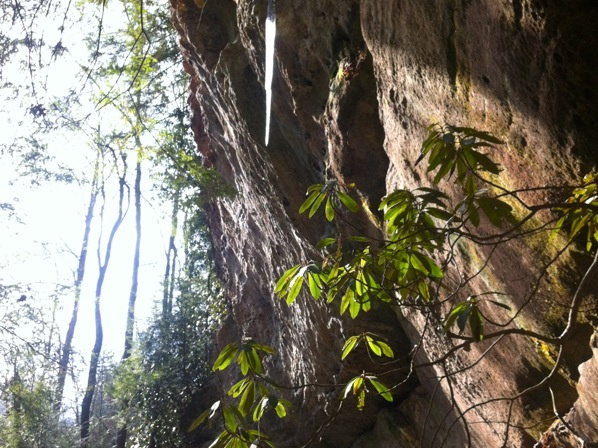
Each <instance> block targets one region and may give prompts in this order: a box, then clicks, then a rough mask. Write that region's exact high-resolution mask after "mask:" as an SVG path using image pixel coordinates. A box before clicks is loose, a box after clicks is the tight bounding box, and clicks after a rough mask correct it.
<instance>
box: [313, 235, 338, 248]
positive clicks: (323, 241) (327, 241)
mask: <svg viewBox="0 0 598 448" xmlns="http://www.w3.org/2000/svg"><path fill="white" fill-rule="evenodd" d="M336 242H337V239H336V238H324V239H321V240H320V241H319V242H318V244H317V245H316V248H318V249H323V248H325V247H327V246H330V245H331V244H334V243H336Z"/></svg>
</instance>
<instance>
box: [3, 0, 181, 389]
mask: <svg viewBox="0 0 598 448" xmlns="http://www.w3.org/2000/svg"><path fill="white" fill-rule="evenodd" d="M53 5H54V7H55V8H56V10H55V12H54V13H52V14H48V15H47V16H45V18H42V20H41V21H40V22H39V23H38V24H37V28H36V30H37V32H38V36H43V39H44V42H45V43H46V45H45V46H44V49H45V50H44V51H43V52H42V53H41V56H39V58H37V59H36V63H37V61H42V65H43V67H42V68H41V69H40V70H39V72H37V73H35V78H34V79H35V81H34V82H32V81H31V79H32V78H30V75H29V71H28V70H27V66H26V65H23V64H22V63H20V61H19V59H20V58H19V57H14V58H13V59H12V63H9V64H4V66H2V67H1V69H2V72H1V78H0V81H2V82H3V83H4V82H6V81H10V82H13V83H14V84H15V85H21V86H22V87H21V88H19V90H18V94H16V95H11V93H10V91H7V92H8V93H7V92H6V91H5V92H2V93H0V102H2V107H0V148H2V147H4V148H8V147H10V146H11V145H12V144H13V143H14V142H15V141H17V140H18V139H19V137H23V136H27V133H28V132H30V131H31V129H33V128H34V127H35V120H36V119H37V120H39V119H40V118H39V117H38V118H35V117H33V116H32V115H31V113H30V110H29V108H30V107H31V106H32V105H33V104H35V103H37V102H39V103H41V104H49V103H50V102H51V98H52V97H53V96H61V95H65V94H66V93H68V92H69V91H72V90H73V88H74V87H77V86H80V85H81V84H82V75H81V73H80V71H79V67H80V64H85V63H87V62H88V59H89V58H88V56H89V54H88V50H87V48H86V46H85V43H84V41H83V39H82V35H83V34H84V31H83V30H81V29H78V28H77V27H79V28H80V27H81V26H87V27H88V29H93V28H89V27H90V26H95V25H94V20H95V18H94V17H91V18H90V19H89V20H90V22H91V24H90V23H87V24H83V25H81V24H79V25H74V24H72V23H71V24H67V32H64V33H61V32H60V30H59V27H58V26H57V25H58V24H59V23H61V21H60V18H61V17H62V16H63V15H64V11H65V9H66V8H67V5H69V6H68V7H69V8H73V6H72V5H71V2H63V3H54V4H53ZM73 11H74V10H71V12H70V13H69V14H71V15H72V14H74V12H73ZM57 17H58V19H57ZM110 17H112V18H110ZM119 20H121V19H120V18H119V16H118V15H113V16H110V15H106V16H105V18H104V24H103V26H104V28H105V32H107V33H108V32H109V31H110V26H111V25H110V23H111V21H112V24H113V26H116V25H118V23H119ZM0 25H1V26H2V29H1V31H2V34H3V35H5V36H10V37H11V38H13V39H22V38H23V29H24V28H23V26H20V25H19V24H18V23H17V24H16V25H15V23H9V22H8V21H6V20H3V21H2V23H1V24H0ZM21 25H22V24H21ZM69 27H70V28H69ZM58 41H60V42H61V44H62V45H63V46H64V47H65V48H66V49H67V50H66V51H65V53H63V55H62V56H61V57H59V58H57V57H54V56H53V55H52V53H51V49H52V47H53V45H55V43H57V42H58ZM17 56H19V55H17ZM38 83H39V84H38ZM32 85H37V87H35V88H33V89H32V88H31V86H32ZM23 86H24V87H23ZM27 86H28V87H29V89H27V88H26V87H27ZM33 91H35V92H33ZM13 92H14V91H13ZM25 93H27V94H29V95H31V96H28V95H27V94H25ZM79 100H80V103H81V114H82V115H84V114H85V113H88V112H86V107H87V108H89V109H88V111H91V112H89V113H93V101H92V99H91V98H86V97H85V91H83V90H81V91H80V97H79ZM107 114H108V115H107ZM90 120H91V121H92V124H93V120H96V126H99V124H100V123H102V124H105V123H106V121H108V122H110V121H112V120H116V118H115V117H111V116H110V115H109V113H108V112H106V111H105V110H104V111H103V115H102V116H98V117H91V118H90ZM40 138H41V139H42V140H44V141H45V142H47V143H48V146H47V149H48V153H49V154H50V155H51V156H52V160H51V161H50V162H48V164H47V165H48V167H58V166H61V167H62V168H66V169H67V171H70V172H72V173H73V174H74V176H75V178H76V181H74V182H70V183H65V182H55V181H44V182H41V183H40V184H39V185H32V184H31V180H30V178H29V177H27V176H23V175H21V171H22V170H23V167H22V165H20V163H19V159H18V158H15V157H13V156H12V155H11V153H10V151H1V150H0V204H2V203H8V204H11V205H12V207H13V208H14V212H12V213H9V212H8V211H7V210H4V211H3V210H0V236H1V244H0V285H23V287H22V288H20V289H17V290H15V292H14V295H13V296H12V297H10V298H9V300H10V301H11V303H9V304H6V303H5V304H3V306H4V307H5V308H6V309H10V308H11V307H14V306H20V307H44V306H46V305H47V304H48V303H49V302H51V301H52V300H53V298H52V297H53V294H54V293H55V291H56V289H57V287H58V286H60V285H67V286H70V285H72V284H73V281H74V274H75V271H76V269H77V264H78V258H77V257H78V254H79V252H80V250H81V242H82V236H83V230H84V216H85V212H86V209H87V203H88V200H89V193H90V186H89V182H90V180H91V179H90V176H91V173H92V171H93V170H92V167H93V157H94V149H93V144H92V142H91V140H90V136H89V135H88V134H86V133H85V132H78V131H77V130H69V131H64V130H61V129H57V130H55V131H51V132H48V133H47V134H46V135H42V136H40ZM25 150H27V148H25ZM130 165H131V167H130V173H129V176H128V180H129V183H130V185H131V186H132V184H133V179H134V173H133V171H132V168H133V166H132V165H133V164H132V163H130ZM146 165H149V164H146ZM144 175H145V177H144V179H143V180H142V245H141V263H140V278H139V280H140V281H139V292H138V302H137V321H138V327H139V328H143V326H144V322H146V321H147V319H148V318H149V316H150V314H151V310H152V307H153V305H154V303H155V301H156V300H157V299H159V298H161V294H162V286H161V282H162V278H163V274H164V269H165V263H166V255H165V253H166V246H167V241H168V237H169V232H170V217H169V213H170V210H169V209H170V206H169V205H167V204H163V203H162V201H161V199H159V198H158V196H157V194H156V193H155V192H154V191H153V189H152V183H153V181H152V180H150V179H149V177H148V176H149V173H148V171H147V167H146V169H145V171H144ZM106 197H107V205H106V222H105V223H104V228H103V238H102V241H103V244H105V242H106V240H107V236H108V233H109V230H110V227H111V226H112V217H114V216H115V213H116V208H115V204H116V200H115V199H116V197H117V179H116V177H114V176H112V178H110V177H109V178H108V179H107V190H106ZM132 201H133V198H132V197H131V202H132ZM100 205H101V204H99V203H98V204H97V206H96V219H95V220H94V223H93V228H92V233H91V238H90V247H89V254H88V259H87V261H88V262H87V266H86V277H85V281H84V284H83V288H82V299H81V307H80V311H79V322H78V327H77V331H76V334H75V341H74V342H75V349H76V350H77V352H78V355H77V356H76V357H75V359H81V358H82V359H88V357H89V353H90V351H91V346H92V345H93V338H94V332H95V328H94V320H93V301H94V295H95V284H96V281H97V276H98V261H97V256H96V251H97V248H98V237H99V233H100V222H99V219H97V218H98V214H99V206H100ZM134 213H135V211H134V207H133V204H132V203H131V206H130V209H129V211H128V214H127V216H126V218H125V220H124V222H123V223H122V225H121V228H120V230H119V232H118V234H117V235H116V238H115V241H114V246H113V253H112V258H111V262H110V265H109V268H108V273H107V277H106V283H105V286H104V292H103V296H102V316H103V323H104V349H103V352H104V354H109V353H113V354H114V355H115V357H116V358H117V359H118V358H120V356H121V354H122V351H123V345H124V331H125V322H126V310H127V305H128V299H129V290H130V285H131V276H132V264H133V248H134V242H135V223H134ZM102 252H103V249H102ZM102 258H103V255H102ZM21 295H26V296H27V299H26V300H25V301H23V302H17V299H18V298H19V297H20V296H21ZM57 303H58V310H57V315H58V323H59V326H60V331H59V333H60V338H61V340H63V339H64V336H65V334H66V328H67V325H68V319H69V318H70V314H71V310H72V303H73V293H72V292H70V293H68V294H64V295H63V296H61V297H60V298H59V301H58V302H57ZM19 331H21V332H22V333H23V334H22V336H23V337H24V338H27V337H28V336H29V335H28V331H30V330H29V329H28V328H25V327H23V328H20V329H19ZM0 336H2V335H0ZM4 336H6V335H4ZM78 369H81V370H83V371H84V370H85V366H81V365H79V366H78ZM82 376H84V377H86V374H85V375H82ZM70 387H71V390H72V389H73V387H74V386H73V385H70ZM78 387H80V386H78ZM71 393H72V392H71Z"/></svg>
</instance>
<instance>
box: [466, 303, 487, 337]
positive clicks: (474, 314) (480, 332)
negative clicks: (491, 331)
mask: <svg viewBox="0 0 598 448" xmlns="http://www.w3.org/2000/svg"><path fill="white" fill-rule="evenodd" d="M469 327H470V328H471V334H472V336H473V338H474V339H475V340H476V341H482V340H483V339H484V321H483V318H482V313H480V310H478V308H477V307H476V306H475V305H472V306H471V314H470V316H469Z"/></svg>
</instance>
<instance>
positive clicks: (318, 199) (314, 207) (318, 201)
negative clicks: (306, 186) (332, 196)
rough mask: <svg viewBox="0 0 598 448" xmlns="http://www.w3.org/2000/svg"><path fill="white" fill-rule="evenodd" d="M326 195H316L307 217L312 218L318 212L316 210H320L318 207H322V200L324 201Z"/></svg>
mask: <svg viewBox="0 0 598 448" xmlns="http://www.w3.org/2000/svg"><path fill="white" fill-rule="evenodd" d="M326 196H327V195H326V194H325V193H318V194H317V197H316V199H315V200H314V202H313V204H312V206H311V209H310V210H309V215H308V216H309V217H310V218H311V217H313V216H314V215H315V214H316V212H317V211H318V209H319V208H320V206H321V205H322V202H324V199H326Z"/></svg>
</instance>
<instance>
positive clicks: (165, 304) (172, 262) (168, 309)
mask: <svg viewBox="0 0 598 448" xmlns="http://www.w3.org/2000/svg"><path fill="white" fill-rule="evenodd" d="M180 199H181V190H180V188H177V189H176V191H175V193H174V198H173V203H172V215H171V218H170V223H171V226H170V228H171V230H170V238H169V240H168V252H167V253H166V272H164V293H163V296H162V297H163V298H162V317H163V319H164V322H167V318H168V317H169V316H170V314H171V313H172V298H173V296H174V283H175V279H176V257H177V249H176V244H175V240H176V234H177V229H178V225H179V220H178V215H179V207H180Z"/></svg>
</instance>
